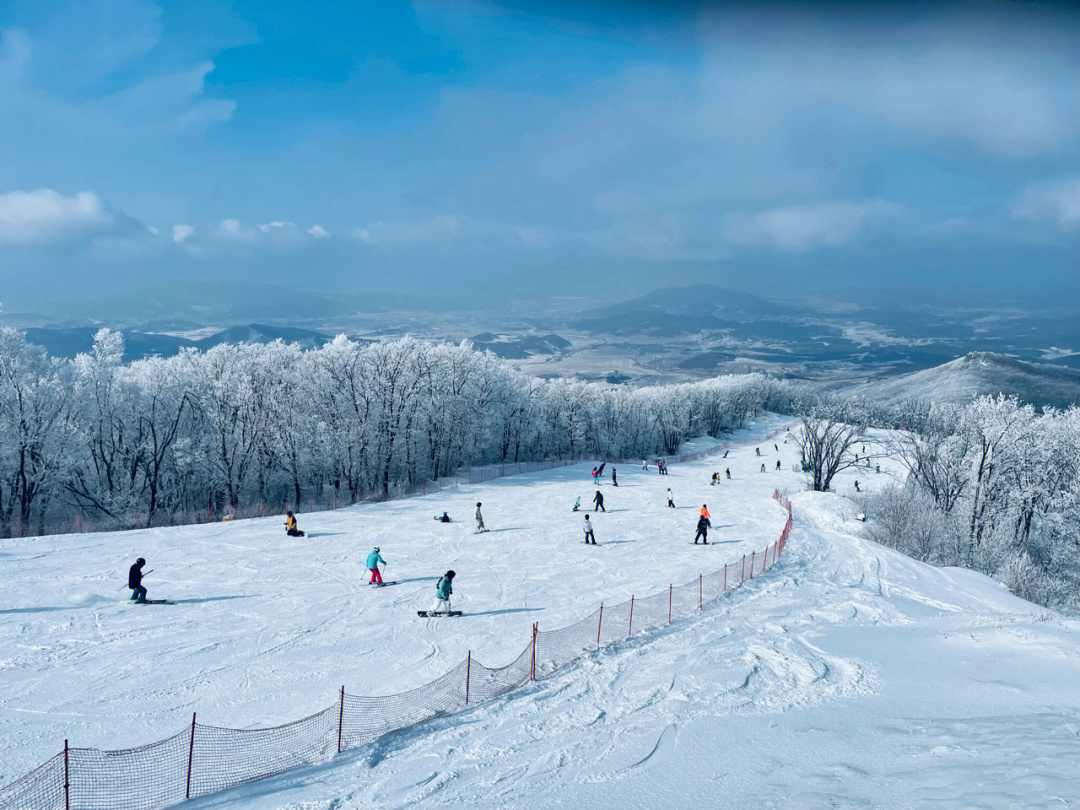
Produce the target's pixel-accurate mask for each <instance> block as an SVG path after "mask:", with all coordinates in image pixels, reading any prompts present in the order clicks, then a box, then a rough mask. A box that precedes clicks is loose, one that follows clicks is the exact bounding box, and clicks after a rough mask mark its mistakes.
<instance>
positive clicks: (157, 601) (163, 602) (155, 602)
mask: <svg viewBox="0 0 1080 810" xmlns="http://www.w3.org/2000/svg"><path fill="white" fill-rule="evenodd" d="M128 601H129V602H131V604H133V605H175V604H176V602H172V601H170V600H168V599H147V600H145V601H143V602H132V601H131V600H130V599H129V600H128Z"/></svg>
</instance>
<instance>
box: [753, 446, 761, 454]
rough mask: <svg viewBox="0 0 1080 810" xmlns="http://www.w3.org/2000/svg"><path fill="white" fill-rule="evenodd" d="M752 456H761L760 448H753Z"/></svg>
mask: <svg viewBox="0 0 1080 810" xmlns="http://www.w3.org/2000/svg"><path fill="white" fill-rule="evenodd" d="M754 454H755V455H758V456H760V455H761V448H760V447H755V448H754Z"/></svg>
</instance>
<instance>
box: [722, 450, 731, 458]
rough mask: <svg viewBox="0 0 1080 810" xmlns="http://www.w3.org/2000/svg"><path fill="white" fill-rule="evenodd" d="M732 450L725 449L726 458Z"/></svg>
mask: <svg viewBox="0 0 1080 810" xmlns="http://www.w3.org/2000/svg"><path fill="white" fill-rule="evenodd" d="M730 452H731V451H730V450H725V451H724V458H727V454H728V453H730Z"/></svg>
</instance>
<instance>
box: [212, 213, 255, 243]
mask: <svg viewBox="0 0 1080 810" xmlns="http://www.w3.org/2000/svg"><path fill="white" fill-rule="evenodd" d="M218 233H219V234H220V235H221V236H223V237H225V238H226V239H233V240H235V241H237V242H254V241H255V237H256V235H257V233H256V230H255V229H254V228H250V227H248V226H246V225H244V224H242V223H241V222H240V220H238V219H223V220H221V224H220V225H218Z"/></svg>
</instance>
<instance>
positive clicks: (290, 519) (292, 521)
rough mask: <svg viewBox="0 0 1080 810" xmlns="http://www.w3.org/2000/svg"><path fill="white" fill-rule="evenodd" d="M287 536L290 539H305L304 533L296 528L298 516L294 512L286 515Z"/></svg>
mask: <svg viewBox="0 0 1080 810" xmlns="http://www.w3.org/2000/svg"><path fill="white" fill-rule="evenodd" d="M285 534H287V535H289V537H303V536H304V533H303V532H302V531H300V529H298V528H297V526H296V515H294V514H293V513H292V512H286V513H285Z"/></svg>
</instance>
